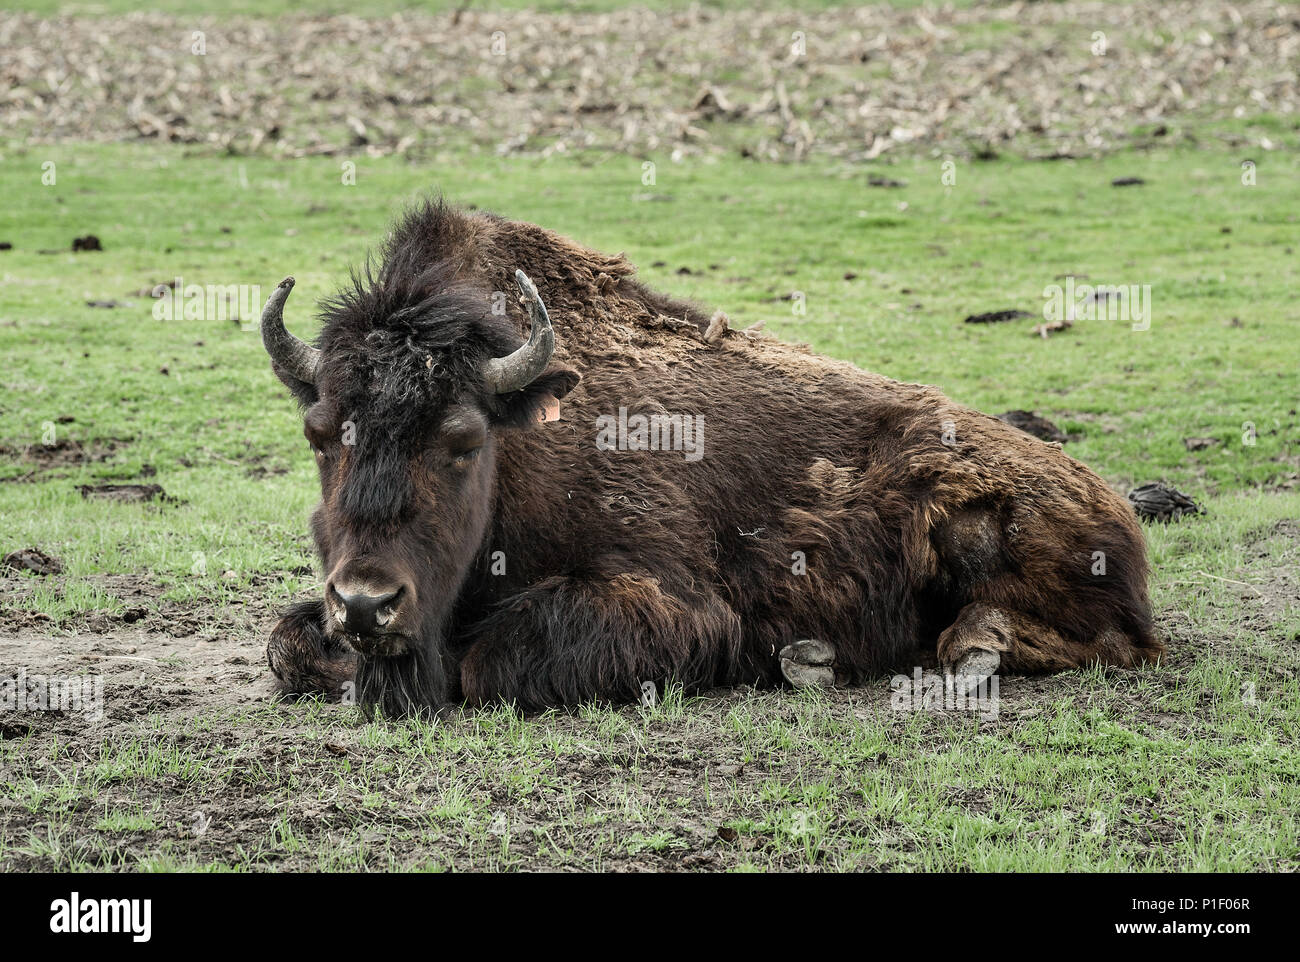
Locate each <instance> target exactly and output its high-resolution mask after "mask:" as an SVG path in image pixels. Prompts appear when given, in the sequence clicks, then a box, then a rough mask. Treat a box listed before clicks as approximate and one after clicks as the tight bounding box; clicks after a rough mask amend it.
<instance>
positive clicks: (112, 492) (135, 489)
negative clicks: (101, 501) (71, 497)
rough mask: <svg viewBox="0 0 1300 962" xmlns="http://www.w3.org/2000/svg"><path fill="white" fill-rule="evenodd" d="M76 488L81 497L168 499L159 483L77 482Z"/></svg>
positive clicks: (136, 499) (121, 499)
mask: <svg viewBox="0 0 1300 962" xmlns="http://www.w3.org/2000/svg"><path fill="white" fill-rule="evenodd" d="M77 490H78V491H80V492H81V496H82V497H83V498H107V499H109V500H110V501H124V502H144V501H153V500H155V499H157V500H160V501H167V500H169V499H168V497H167V492H165V491H163V488H162V485H161V484H79V485H77Z"/></svg>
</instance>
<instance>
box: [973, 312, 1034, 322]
mask: <svg viewBox="0 0 1300 962" xmlns="http://www.w3.org/2000/svg"><path fill="white" fill-rule="evenodd" d="M1033 316H1034V315H1033V314H1030V313H1029V312H1028V311H1018V310H1015V309H1009V310H1005V311H988V312H986V313H984V314H970V315H968V316H967V318H966V321H965V323H967V324H1001V323H1002V322H1003V321H1015V320H1020V319H1022V318H1026V317H1033Z"/></svg>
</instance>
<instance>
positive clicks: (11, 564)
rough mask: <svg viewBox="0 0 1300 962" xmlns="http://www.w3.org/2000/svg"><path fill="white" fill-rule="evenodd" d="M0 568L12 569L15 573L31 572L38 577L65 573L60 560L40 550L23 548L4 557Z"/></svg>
mask: <svg viewBox="0 0 1300 962" xmlns="http://www.w3.org/2000/svg"><path fill="white" fill-rule="evenodd" d="M0 567H5V568H12V569H13V570H14V571H30V572H32V573H33V574H38V575H57V574H62V573H63V563H62V562H60V561H59V559H58V558H53V557H51V556H50V555H47V554H46V553H45V552H44V551H42V550H41V549H40V548H21V549H19V550H18V551H11V552H9V554H7V555H5V556H4V561H3V563H0Z"/></svg>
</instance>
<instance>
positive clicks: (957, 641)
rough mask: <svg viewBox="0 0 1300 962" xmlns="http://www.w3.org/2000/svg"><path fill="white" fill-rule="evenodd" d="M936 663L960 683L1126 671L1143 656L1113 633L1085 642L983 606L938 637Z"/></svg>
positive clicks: (967, 611) (1143, 652)
mask: <svg viewBox="0 0 1300 962" xmlns="http://www.w3.org/2000/svg"><path fill="white" fill-rule="evenodd" d="M938 648H939V661H940V663H941V664H942V665H943V666H944V667H945V668H946V669H948V670H950V671H952V672H953V673H954V674H956V675H958V676H959V677H965V678H970V679H978V678H982V677H985V676H988V675H991V674H993V672H995V671H998V670H999V669H1000V670H1002V671H1011V672H1018V673H1020V672H1023V673H1032V672H1051V671H1063V670H1065V669H1067V668H1078V667H1082V666H1084V665H1089V664H1092V663H1093V662H1101V663H1102V664H1104V665H1117V666H1119V667H1122V668H1131V667H1133V666H1135V665H1138V664H1141V663H1142V662H1143V661H1146V660H1148V659H1147V657H1146V650H1145V649H1143V648H1141V647H1140V646H1138V645H1137V644H1136V643H1134V642H1133V640H1132V639H1130V638H1129V637H1128V636H1127V635H1125V634H1124V633H1123V632H1121V631H1119V630H1118V629H1114V628H1103V629H1101V630H1099V631H1097V632H1096V633H1095V634H1093V635H1092V636H1091V638H1090V639H1089V640H1087V641H1079V640H1077V639H1074V638H1070V637H1067V636H1066V635H1064V634H1063V633H1061V632H1060V631H1058V630H1056V629H1055V628H1053V627H1051V626H1050V625H1048V624H1047V623H1046V622H1044V621H1042V620H1041V619H1039V618H1035V617H1034V616H1032V615H1027V614H1025V613H1023V612H1020V611H1014V610H1012V609H1009V608H1006V607H1003V606H1001V605H991V604H986V603H983V602H976V603H973V604H969V605H967V606H966V607H965V608H963V609H962V610H961V613H960V614H959V615H958V616H957V620H956V621H954V622H953V623H952V624H951V625H950V626H949V627H948V628H946V629H945V630H944V631H943V632H942V633H941V634H940V635H939V646H938Z"/></svg>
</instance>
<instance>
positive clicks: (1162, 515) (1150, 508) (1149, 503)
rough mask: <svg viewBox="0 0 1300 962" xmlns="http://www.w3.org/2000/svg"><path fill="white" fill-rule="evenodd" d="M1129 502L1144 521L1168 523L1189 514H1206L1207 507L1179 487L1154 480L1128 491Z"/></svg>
mask: <svg viewBox="0 0 1300 962" xmlns="http://www.w3.org/2000/svg"><path fill="white" fill-rule="evenodd" d="M1128 500H1129V504H1131V505H1133V510H1134V511H1135V512H1137V516H1138V517H1139V518H1141V519H1142V520H1143V521H1161V522H1163V523H1165V524H1168V523H1169V522H1170V521H1177V520H1178V519H1179V518H1181V517H1183V515H1187V514H1205V509H1204V508H1202V507H1201V506H1200V505H1199V504H1197V503H1196V502H1195V501H1193V500H1192V499H1191V496H1190V495H1187V494H1184V493H1183V492H1181V491H1179V490H1178V489H1177V488H1171V487H1169V486H1167V485H1164V484H1160V483H1159V482H1158V481H1152V482H1150V483H1148V484H1142V485H1138V486H1137V487H1136V488H1134V489H1133V490H1132V491H1130V492H1129V493H1128Z"/></svg>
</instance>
